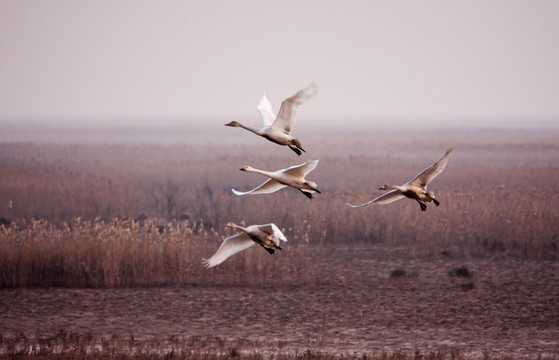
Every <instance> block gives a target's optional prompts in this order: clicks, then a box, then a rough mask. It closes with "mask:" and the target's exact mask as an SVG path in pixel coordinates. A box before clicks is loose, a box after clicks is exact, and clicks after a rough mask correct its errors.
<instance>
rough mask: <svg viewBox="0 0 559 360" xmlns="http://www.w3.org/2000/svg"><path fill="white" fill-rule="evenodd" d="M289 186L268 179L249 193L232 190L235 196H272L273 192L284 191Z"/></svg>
mask: <svg viewBox="0 0 559 360" xmlns="http://www.w3.org/2000/svg"><path fill="white" fill-rule="evenodd" d="M286 186H287V185H284V184H282V183H280V182H278V181H276V180H274V179H268V180H266V181H264V182H263V183H262V185H260V186H258V187H256V188H254V189H252V190H250V191H247V192H241V191H237V190H235V189H231V191H233V194H235V195H239V196H240V195H247V194H252V195H258V194H271V193H273V192H276V191H278V190H279V189H283V188H284V187H286Z"/></svg>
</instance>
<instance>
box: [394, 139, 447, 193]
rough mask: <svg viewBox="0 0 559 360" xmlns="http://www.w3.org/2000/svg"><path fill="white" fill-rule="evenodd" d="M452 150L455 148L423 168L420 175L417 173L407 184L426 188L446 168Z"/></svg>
mask: <svg viewBox="0 0 559 360" xmlns="http://www.w3.org/2000/svg"><path fill="white" fill-rule="evenodd" d="M452 150H454V149H453V148H450V149H448V150H447V151H446V153H445V154H444V156H443V157H442V158H441V159H440V160H439V161H437V162H436V163H434V164H433V165H431V166H429V167H428V168H427V169H425V170H423V171H422V172H421V173H420V174H419V175H417V176H416V177H414V178H413V179H411V180H410V181H408V182H407V183H406V184H405V185H413V186H420V187H422V188H425V187H426V186H427V184H429V182H431V180H433V179H434V178H436V177H437V175H439V174H440V173H441V172H442V171H443V170H444V168H445V166H446V163H447V162H448V158H449V156H450V153H451V152H452ZM405 185H404V186H405Z"/></svg>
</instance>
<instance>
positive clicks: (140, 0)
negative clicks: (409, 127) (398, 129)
mask: <svg viewBox="0 0 559 360" xmlns="http://www.w3.org/2000/svg"><path fill="white" fill-rule="evenodd" d="M558 14H559V1H525V0H506V1H487V0H483V1H475V0H474V1H442V0H441V1H344V2H341V1H339V2H338V1H298V0H288V1H275V2H269V1H260V0H248V1H182V0H181V1H144V0H136V1H129V0H124V1H73V0H71V1H70V0H49V1H19V0H13V1H11V0H2V1H1V2H0V54H1V55H0V84H1V86H0V121H12V120H14V119H15V120H17V119H39V120H44V121H46V120H47V119H64V120H67V121H71V122H73V121H76V122H79V121H84V120H87V121H92V119H98V120H94V121H99V122H114V123H119V122H125V121H129V120H130V119H136V118H142V119H149V118H154V117H155V118H173V119H174V121H179V122H180V121H187V120H186V119H213V118H235V119H244V118H247V121H248V122H250V121H254V123H253V124H257V125H259V124H260V120H259V119H258V115H257V113H256V111H255V107H256V105H257V103H258V101H259V100H260V97H261V96H262V94H263V93H264V92H266V93H267V94H268V97H269V98H270V100H271V102H272V104H273V105H274V107H275V108H276V109H277V108H278V107H279V104H280V102H281V100H282V99H283V98H285V97H287V96H289V95H292V94H293V93H294V92H295V91H297V90H299V89H300V88H302V87H304V86H306V85H308V84H309V83H310V82H311V81H316V82H317V84H318V86H319V88H320V94H319V96H318V97H317V98H315V99H312V100H311V101H309V103H308V104H305V105H304V106H305V108H304V109H302V111H304V112H305V116H308V117H315V118H343V119H353V118H362V119H369V121H373V120H370V119H376V121H382V119H385V118H399V119H417V118H439V119H442V118H453V119H464V118H478V119H479V118H491V119H497V120H498V121H505V119H508V118H517V119H518V118H520V119H522V118H534V117H536V118H548V119H549V118H551V119H557V118H559V21H558V20H557V16H558Z"/></svg>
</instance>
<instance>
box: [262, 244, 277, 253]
mask: <svg viewBox="0 0 559 360" xmlns="http://www.w3.org/2000/svg"><path fill="white" fill-rule="evenodd" d="M260 246H262V247H263V248H264V250H266V251H267V252H269V253H270V254H273V253H274V249H270V248H269V247H266V246H264V245H260Z"/></svg>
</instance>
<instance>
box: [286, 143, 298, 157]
mask: <svg viewBox="0 0 559 360" xmlns="http://www.w3.org/2000/svg"><path fill="white" fill-rule="evenodd" d="M287 146H289V148H290V149H291V150H293V151H295V153H296V154H297V155H299V156H301V150H299V149H297V148H296V147H295V146H291V145H287Z"/></svg>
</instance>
